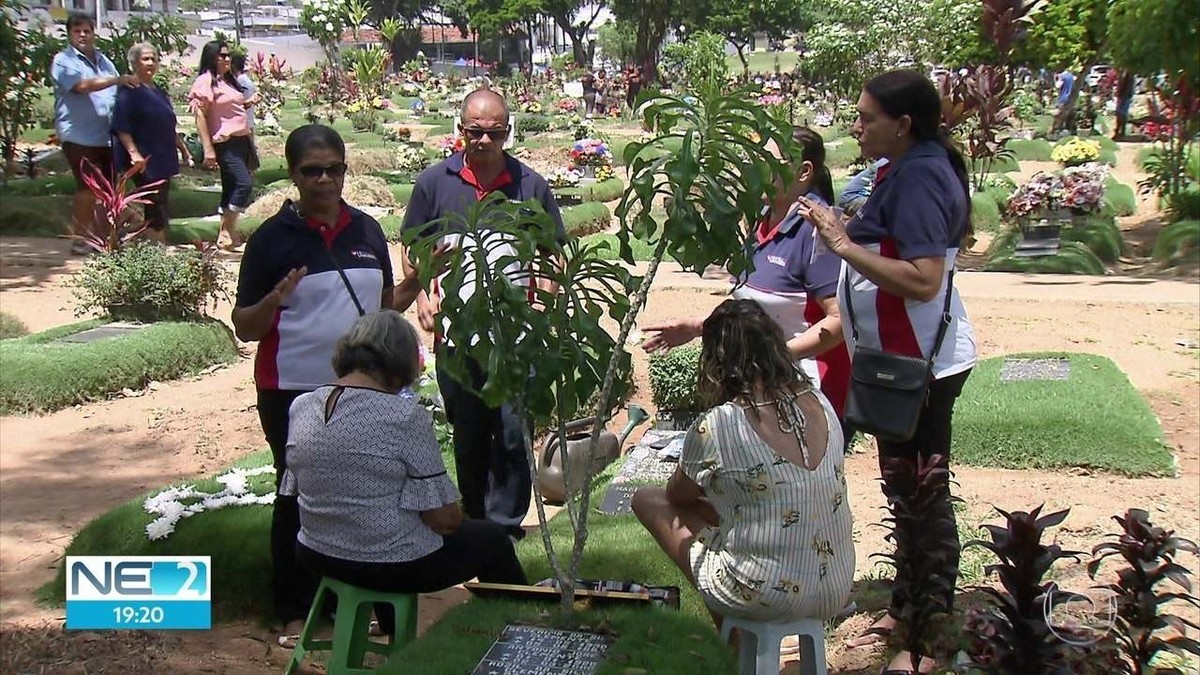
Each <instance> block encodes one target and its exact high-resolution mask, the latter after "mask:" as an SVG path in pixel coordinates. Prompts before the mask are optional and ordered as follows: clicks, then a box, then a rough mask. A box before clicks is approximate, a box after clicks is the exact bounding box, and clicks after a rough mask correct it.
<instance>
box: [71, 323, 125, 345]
mask: <svg viewBox="0 0 1200 675" xmlns="http://www.w3.org/2000/svg"><path fill="white" fill-rule="evenodd" d="M145 327H146V325H145V324H140V323H106V324H104V325H103V326H96V327H95V328H92V329H90V330H83V331H79V332H78V333H71V334H70V335H64V336H63V337H60V338H58V339H57V340H55V342H73V343H84V342H95V341H96V340H104V339H106V338H114V337H121V336H123V335H132V334H133V333H136V332H138V331H140V330H142V329H144V328H145Z"/></svg>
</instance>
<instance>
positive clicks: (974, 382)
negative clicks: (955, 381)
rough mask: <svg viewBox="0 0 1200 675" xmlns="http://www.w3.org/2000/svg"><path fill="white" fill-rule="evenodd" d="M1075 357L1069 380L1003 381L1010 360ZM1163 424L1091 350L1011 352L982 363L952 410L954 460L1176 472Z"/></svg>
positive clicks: (1034, 466) (1118, 373) (1114, 369)
mask: <svg viewBox="0 0 1200 675" xmlns="http://www.w3.org/2000/svg"><path fill="white" fill-rule="evenodd" d="M1052 357H1063V358H1069V359H1070V360H1071V373H1070V377H1069V379H1067V380H1062V381H1048V380H1034V381H1014V382H1001V381H1000V369H1001V367H1002V365H1003V362H1004V359H1005V358H1052ZM1162 438H1163V434H1162V428H1161V427H1160V426H1159V424H1158V420H1157V419H1156V418H1155V416H1154V413H1153V412H1151V411H1150V407H1149V406H1148V405H1147V404H1146V402H1145V400H1143V399H1142V397H1141V395H1140V394H1138V392H1137V390H1136V389H1134V388H1133V385H1132V384H1130V383H1129V379H1128V378H1127V377H1126V376H1125V374H1124V373H1122V372H1121V370H1120V369H1119V368H1117V366H1116V364H1114V363H1113V362H1112V361H1110V360H1109V359H1106V358H1104V357H1101V356H1094V355H1090V354H1062V353H1049V352H1047V353H1037V354H1009V355H1007V356H1006V357H995V358H990V359H985V360H983V361H981V362H980V363H979V364H978V365H977V366H976V367H975V370H974V372H972V373H971V376H970V379H968V380H967V384H966V387H965V388H964V389H963V394H962V397H961V398H960V399H959V400H958V404H957V405H956V406H955V409H954V450H953V453H954V458H955V461H957V462H961V463H963V464H970V465H975V466H998V467H1005V468H1010V469H1030V470H1053V469H1063V468H1067V467H1086V468H1089V469H1097V470H1101V471H1110V472H1113V473H1119V474H1125V475H1132V476H1145V475H1153V476H1163V475H1167V476H1169V475H1173V474H1174V472H1175V467H1174V459H1173V457H1172V456H1171V453H1170V451H1169V450H1168V449H1167V447H1166V446H1165V445H1164V444H1163V440H1162Z"/></svg>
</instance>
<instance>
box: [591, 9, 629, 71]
mask: <svg viewBox="0 0 1200 675" xmlns="http://www.w3.org/2000/svg"><path fill="white" fill-rule="evenodd" d="M596 46H597V47H599V48H600V51H601V52H602V53H603V54H604V56H605V58H609V59H612V60H614V61H617V62H619V63H622V64H626V63H633V62H634V60H635V57H636V56H637V53H636V51H635V48H636V46H637V28H636V27H635V26H634V25H633V24H631V23H629V22H628V21H626V20H625V19H616V20H614V21H609V22H608V23H606V24H604V25H603V26H600V29H599V30H598V31H596Z"/></svg>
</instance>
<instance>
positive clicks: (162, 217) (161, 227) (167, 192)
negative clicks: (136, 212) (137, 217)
mask: <svg viewBox="0 0 1200 675" xmlns="http://www.w3.org/2000/svg"><path fill="white" fill-rule="evenodd" d="M153 182H154V181H151V180H147V179H146V178H145V177H144V176H142V175H137V176H134V177H133V184H134V185H137V186H138V187H139V188H140V187H142V186H144V185H147V184H149V183H153ZM170 209H171V179H170V178H168V179H167V181H166V182H165V183H163V184H162V185H160V186H158V187H157V188H156V189H155V190H154V193H153V194H151V195H150V196H149V197H148V198H147V200H146V203H145V204H143V205H142V218H143V220H144V221H145V223H146V227H147V228H148V229H151V230H156V231H158V232H163V231H166V229H167V223H168V222H170V220H171V211H170Z"/></svg>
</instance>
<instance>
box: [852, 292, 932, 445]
mask: <svg viewBox="0 0 1200 675" xmlns="http://www.w3.org/2000/svg"><path fill="white" fill-rule="evenodd" d="M953 291H954V270H953V269H952V270H950V275H949V278H948V279H947V281H946V302H945V304H943V305H942V321H941V323H940V325H938V332H937V338H936V339H935V340H934V342H933V352H932V353H931V354H930V356H929V360H925V359H921V358H917V357H914V356H902V355H900V354H889V353H887V352H884V351H882V350H879V349H873V348H871V347H864V346H862V345H860V344H858V327H857V326H855V325H854V301H853V292H852V289H851V288H850V278H849V276H847V277H846V313H847V314H848V315H849V316H848V317H847V318H848V319H849V321H850V332H851V334H852V335H853V336H854V343H855V346H854V354H853V356H852V357H851V362H850V393H849V396H847V397H846V422H847V423H849V424H850V425H851V426H852V427H854V428H855V429H858V430H859V431H862V432H864V433H868V434H871V435H872V436H875V437H876V438H880V439H883V440H885V441H893V442H903V441H907V440H909V439H911V438H912V437H913V435H914V434H916V432H917V423H918V422H919V421H920V420H921V413H922V411H923V410H924V408H925V403H926V402H927V400H928V398H929V385H930V383H931V382H932V381H933V361H934V359H936V358H937V355H938V352H939V351H941V348H942V341H943V340H944V339H945V337H946V330H947V329H948V328H949V327H950V296H951V294H952V293H953Z"/></svg>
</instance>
